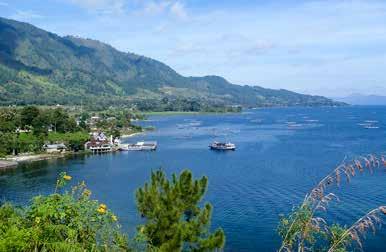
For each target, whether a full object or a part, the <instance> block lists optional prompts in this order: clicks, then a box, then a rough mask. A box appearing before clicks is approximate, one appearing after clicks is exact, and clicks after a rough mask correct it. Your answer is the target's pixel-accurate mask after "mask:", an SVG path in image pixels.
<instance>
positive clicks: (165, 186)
mask: <svg viewBox="0 0 386 252" xmlns="http://www.w3.org/2000/svg"><path fill="white" fill-rule="evenodd" d="M207 184H208V179H207V177H202V178H201V179H199V180H194V179H193V178H192V173H191V172H190V171H188V170H185V171H183V172H182V173H181V174H180V176H179V177H177V176H176V174H173V176H172V179H171V181H169V180H168V179H167V178H166V177H165V174H164V172H163V171H161V170H158V171H156V172H152V174H151V182H150V183H146V184H145V185H144V187H143V188H139V189H138V190H137V192H136V198H137V207H138V210H139V212H140V213H141V215H142V216H143V217H144V218H146V223H145V224H144V225H143V226H140V227H139V232H140V234H141V235H144V236H145V237H146V238H147V241H148V243H149V245H150V246H151V247H155V248H156V249H159V250H160V251H181V250H182V249H183V248H184V249H189V250H192V251H206V250H214V249H218V248H222V247H223V246H224V244H225V235H224V232H223V230H222V229H217V230H216V231H215V232H214V233H210V232H209V225H210V218H211V213H212V206H211V205H210V204H209V203H206V204H205V205H204V207H203V208H202V209H200V207H199V206H198V204H199V203H200V201H201V200H202V198H203V196H204V194H205V191H206V188H207Z"/></svg>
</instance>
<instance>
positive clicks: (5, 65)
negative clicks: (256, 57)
mask: <svg viewBox="0 0 386 252" xmlns="http://www.w3.org/2000/svg"><path fill="white" fill-rule="evenodd" d="M165 99H166V100H165ZM165 101H168V102H169V103H170V104H175V103H184V104H185V103H198V104H200V106H202V105H203V104H204V105H206V106H210V105H218V106H224V105H236V104H238V105H242V106H248V107H257V106H296V105H301V106H320V105H337V103H335V102H333V101H331V100H329V99H326V98H324V97H319V96H308V95H301V94H297V93H293V92H290V91H286V90H271V89H264V88H261V87H251V86H240V85H234V84H231V83H229V82H228V81H226V80H225V79H223V78H221V77H218V76H206V77H184V76H181V75H180V74H178V73H177V72H175V71H174V70H173V69H171V68H170V67H168V66H167V65H165V64H163V63H161V62H159V61H156V60H153V59H150V58H146V57H144V56H139V55H136V54H132V53H124V52H120V51H118V50H116V49H114V48H113V47H111V46H109V45H107V44H104V43H101V42H99V41H95V40H90V39H82V38H78V37H72V36H66V37H60V36H58V35H56V34H53V33H50V32H46V31H44V30H41V29H39V28H36V27H34V26H32V25H30V24H27V23H22V22H17V21H13V20H9V19H4V18H0V105H9V104H46V105H51V104H57V103H59V104H81V103H83V104H86V105H87V104H88V105H95V104H99V105H101V106H106V105H132V104H137V106H139V107H140V108H141V106H144V107H146V106H147V107H149V106H150V107H152V106H153V107H154V106H155V107H156V106H158V105H160V104H161V103H162V102H165ZM170 101H173V102H170ZM174 101H176V102H174ZM163 105H164V106H166V107H167V105H165V104H163ZM188 107H189V106H188Z"/></svg>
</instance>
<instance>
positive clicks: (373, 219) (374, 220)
mask: <svg viewBox="0 0 386 252" xmlns="http://www.w3.org/2000/svg"><path fill="white" fill-rule="evenodd" d="M383 215H386V206H380V207H378V208H375V209H373V210H371V211H370V212H368V213H367V214H366V215H364V216H363V217H361V218H360V219H359V220H357V221H356V222H355V223H354V224H353V225H352V226H351V227H350V228H348V229H347V230H346V231H345V232H344V233H343V234H342V235H341V236H340V237H339V239H337V240H336V241H335V242H334V243H333V244H332V246H331V247H330V248H329V250H328V252H333V251H335V250H336V248H337V247H338V246H339V245H341V244H342V243H343V242H344V241H345V240H347V238H350V239H351V240H352V241H356V243H357V244H358V246H359V247H360V248H362V242H361V237H363V236H364V235H365V233H366V232H367V231H368V230H370V229H371V230H372V231H373V233H375V231H376V227H377V226H380V225H381V223H382V220H381V217H382V216H383Z"/></svg>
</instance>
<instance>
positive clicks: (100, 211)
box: [97, 208, 106, 214]
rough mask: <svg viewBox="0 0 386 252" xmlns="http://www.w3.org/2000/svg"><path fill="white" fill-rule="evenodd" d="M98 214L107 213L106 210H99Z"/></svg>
mask: <svg viewBox="0 0 386 252" xmlns="http://www.w3.org/2000/svg"><path fill="white" fill-rule="evenodd" d="M97 212H98V213H100V214H105V213H106V209H104V208H98V210H97Z"/></svg>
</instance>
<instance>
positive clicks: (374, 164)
mask: <svg viewBox="0 0 386 252" xmlns="http://www.w3.org/2000/svg"><path fill="white" fill-rule="evenodd" d="M380 160H381V161H380ZM381 162H382V164H383V166H384V167H386V158H385V157H384V156H383V155H382V156H381V157H380V158H378V157H377V156H376V155H373V154H369V155H367V156H361V157H359V158H358V159H354V160H353V161H352V162H350V163H346V162H345V161H343V162H342V164H340V165H339V166H338V167H337V168H335V169H334V170H333V171H332V172H331V173H329V174H328V175H327V176H326V177H324V178H323V179H322V180H321V181H320V182H319V183H318V184H317V185H316V186H315V187H314V188H313V189H312V190H311V192H310V193H309V194H307V195H306V197H305V199H304V201H303V203H302V205H301V207H300V209H304V208H305V207H310V208H311V212H312V214H311V216H310V220H309V222H308V223H307V224H306V225H309V224H310V223H313V219H314V214H315V212H316V211H317V210H323V211H326V210H327V206H328V203H329V202H330V201H332V200H333V199H336V200H338V201H339V198H338V197H337V196H336V195H335V194H333V193H328V194H325V193H326V189H327V188H328V187H330V186H332V185H337V186H339V185H340V184H341V178H342V176H344V177H346V180H347V183H350V181H351V178H352V177H354V176H355V175H356V174H357V173H356V171H358V173H363V172H364V171H365V168H367V170H369V172H370V173H371V174H372V173H373V171H374V169H376V168H379V167H380V165H381ZM385 209H386V208H385ZM320 219H322V218H320ZM296 221H297V219H295V220H293V222H292V223H291V225H290V227H289V229H288V231H287V234H286V236H285V237H284V239H283V242H282V245H281V247H280V248H279V252H280V251H284V250H286V251H291V248H288V245H289V242H288V240H287V239H288V238H289V234H290V233H291V232H292V228H293V227H294V224H295V223H296ZM318 223H319V224H320V223H325V221H324V220H323V222H320V221H319V222H318ZM305 228H306V227H305ZM319 228H320V226H319ZM300 243H302V242H300Z"/></svg>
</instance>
